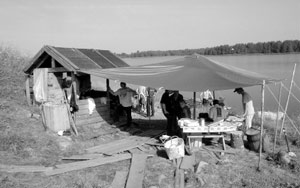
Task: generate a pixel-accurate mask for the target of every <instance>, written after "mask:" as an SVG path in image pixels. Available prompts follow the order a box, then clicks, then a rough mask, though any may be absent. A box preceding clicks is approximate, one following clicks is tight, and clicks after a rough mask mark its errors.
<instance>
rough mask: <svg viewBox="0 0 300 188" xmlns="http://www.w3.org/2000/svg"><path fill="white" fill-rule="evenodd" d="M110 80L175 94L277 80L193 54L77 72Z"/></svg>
mask: <svg viewBox="0 0 300 188" xmlns="http://www.w3.org/2000/svg"><path fill="white" fill-rule="evenodd" d="M81 71H82V72H84V73H87V74H91V75H94V76H99V77H104V78H108V79H113V80H119V81H124V82H128V83H131V84H135V85H144V86H150V87H154V88H159V87H164V88H166V89H171V90H179V91H195V92H197V91H205V90H207V89H209V90H226V89H232V88H236V87H249V86H254V85H262V83H263V80H265V82H266V84H268V83H272V82H274V81H278V80H276V79H273V78H270V77H267V76H264V75H261V74H258V73H254V72H250V71H247V70H244V69H240V68H237V67H233V66H229V65H225V64H222V63H219V62H216V61H213V60H211V59H209V58H206V57H204V56H201V55H198V54H194V55H191V56H186V57H183V58H179V59H175V60H171V61H166V62H162V63H156V64H150V65H141V66H132V67H120V68H113V69H105V70H100V69H97V70H92V69H85V70H81Z"/></svg>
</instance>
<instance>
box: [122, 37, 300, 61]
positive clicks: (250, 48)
mask: <svg viewBox="0 0 300 188" xmlns="http://www.w3.org/2000/svg"><path fill="white" fill-rule="evenodd" d="M299 52H300V41H299V40H285V41H271V42H258V43H246V44H243V43H239V44H235V45H220V46H215V47H211V48H199V49H182V50H167V51H159V50H150V51H137V52H134V53H130V54H126V53H122V54H118V55H119V56H120V57H123V58H124V57H131V58H132V57H153V56H184V55H191V54H194V53H197V54H201V55H228V54H231V55H233V54H258V53H261V54H279V53H299Z"/></svg>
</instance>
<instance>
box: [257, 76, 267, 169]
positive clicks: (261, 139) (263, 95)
mask: <svg viewBox="0 0 300 188" xmlns="http://www.w3.org/2000/svg"><path fill="white" fill-rule="evenodd" d="M265 83H266V82H265V80H263V84H262V86H261V120H260V139H259V159H258V167H257V170H258V171H260V160H261V153H262V145H263V144H262V143H263V132H264V105H265Z"/></svg>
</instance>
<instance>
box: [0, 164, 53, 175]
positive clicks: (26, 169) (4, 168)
mask: <svg viewBox="0 0 300 188" xmlns="http://www.w3.org/2000/svg"><path fill="white" fill-rule="evenodd" d="M52 169H53V167H44V166H16V165H4V164H0V171H2V172H10V173H16V172H46V171H51V170H52Z"/></svg>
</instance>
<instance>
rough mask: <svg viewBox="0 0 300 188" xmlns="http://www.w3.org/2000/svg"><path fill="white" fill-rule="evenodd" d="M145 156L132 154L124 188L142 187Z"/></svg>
mask: <svg viewBox="0 0 300 188" xmlns="http://www.w3.org/2000/svg"><path fill="white" fill-rule="evenodd" d="M146 160H147V155H145V154H133V155H132V160H131V166H130V171H129V175H128V179H127V183H126V188H137V187H143V179H144V171H145V165H146Z"/></svg>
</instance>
